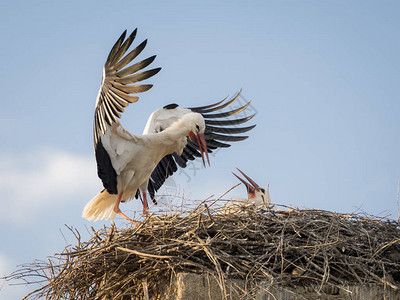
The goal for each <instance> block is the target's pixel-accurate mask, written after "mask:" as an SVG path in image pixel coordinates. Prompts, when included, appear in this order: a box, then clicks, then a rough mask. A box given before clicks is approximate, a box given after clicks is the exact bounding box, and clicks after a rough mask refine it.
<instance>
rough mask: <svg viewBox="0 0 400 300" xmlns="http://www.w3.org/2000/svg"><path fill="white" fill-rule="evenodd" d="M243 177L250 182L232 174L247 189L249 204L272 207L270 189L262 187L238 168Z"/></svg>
mask: <svg viewBox="0 0 400 300" xmlns="http://www.w3.org/2000/svg"><path fill="white" fill-rule="evenodd" d="M236 169H237V170H238V171H239V172H240V173H241V174H242V175H243V176H244V178H246V179H247V180H248V182H247V181H246V180H244V179H243V178H241V177H239V176H238V175H236V174H235V173H233V172H232V174H233V175H235V176H236V177H237V178H238V179H239V180H240V181H241V182H242V183H243V184H244V186H245V187H246V189H247V199H248V201H249V202H253V203H255V204H264V205H266V206H267V207H269V206H270V205H271V199H270V196H269V191H268V187H267V190H265V189H264V188H262V187H260V186H259V185H258V184H257V183H255V181H254V180H253V179H251V178H250V177H249V176H247V175H246V174H245V173H243V172H242V171H241V170H240V169H238V168H236ZM268 185H269V184H268Z"/></svg>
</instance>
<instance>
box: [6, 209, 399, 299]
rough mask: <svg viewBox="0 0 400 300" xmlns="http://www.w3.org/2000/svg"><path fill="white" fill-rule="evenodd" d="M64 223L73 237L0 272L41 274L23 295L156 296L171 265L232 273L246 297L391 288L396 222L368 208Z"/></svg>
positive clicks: (27, 276)
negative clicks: (83, 234)
mask: <svg viewBox="0 0 400 300" xmlns="http://www.w3.org/2000/svg"><path fill="white" fill-rule="evenodd" d="M71 230H72V231H73V232H74V234H75V236H76V238H77V244H76V245H75V246H72V247H71V246H70V247H68V248H66V249H65V250H64V251H63V253H61V254H58V255H56V256H55V257H52V258H50V259H49V260H48V261H43V262H35V263H33V264H30V265H26V266H24V267H22V269H21V270H19V271H16V272H14V273H13V274H12V275H11V276H10V277H9V278H8V279H22V280H25V281H26V282H29V283H32V282H35V283H38V282H40V281H41V283H42V286H41V287H40V288H39V289H37V290H35V291H33V292H32V293H30V294H28V295H27V296H25V299H31V298H39V297H46V298H48V299H64V298H68V299H125V298H126V299H131V298H133V299H141V298H144V296H143V295H145V294H146V295H150V298H153V299H157V298H161V296H160V295H163V293H164V292H165V289H166V288H167V287H169V286H170V285H171V282H172V281H173V280H172V278H174V276H175V275H176V274H178V273H180V272H189V273H201V274H208V275H212V276H214V277H215V279H216V280H217V281H218V284H219V286H220V289H221V293H222V294H223V295H225V297H226V296H227V295H228V294H227V289H226V286H227V283H228V282H230V281H233V280H237V279H240V280H244V281H245V288H244V289H243V290H242V291H240V292H241V293H242V295H247V296H249V295H250V296H251V293H252V291H254V290H255V289H254V287H257V285H258V284H259V283H260V282H264V283H265V282H268V284H269V285H268V286H269V287H274V286H288V285H290V286H297V285H301V286H304V285H308V284H313V285H315V284H316V285H319V286H320V287H322V286H335V287H339V288H341V287H343V285H346V284H360V285H363V284H367V283H375V284H376V283H378V284H382V285H385V287H390V288H393V289H397V288H398V286H399V281H400V238H399V237H400V228H399V223H398V222H397V221H393V220H389V219H382V218H378V217H373V216H365V215H357V214H339V213H334V212H329V211H323V210H314V209H312V210H309V209H295V208H289V207H284V206H279V207H277V206H276V207H275V208H274V209H267V208H266V207H260V206H255V205H251V204H247V205H238V206H236V207H231V208H230V209H229V210H222V211H221V210H219V211H217V210H216V209H215V210H213V209H212V206H211V207H210V206H209V205H207V204H206V203H205V202H204V203H203V204H201V205H199V206H198V207H197V208H195V209H192V210H190V211H185V212H180V213H173V214H168V215H162V214H160V215H156V214H153V215H151V216H150V217H148V218H147V219H146V220H145V221H144V222H143V223H141V224H140V225H139V226H138V227H130V228H123V229H118V228H116V227H115V226H114V225H112V226H110V227H104V228H102V229H100V230H94V229H93V228H92V230H93V234H92V237H91V238H90V239H89V240H88V241H87V242H83V241H81V238H80V235H79V232H77V231H76V230H74V229H71ZM143 282H146V284H143ZM157 295H158V296H157ZM146 298H147V296H146Z"/></svg>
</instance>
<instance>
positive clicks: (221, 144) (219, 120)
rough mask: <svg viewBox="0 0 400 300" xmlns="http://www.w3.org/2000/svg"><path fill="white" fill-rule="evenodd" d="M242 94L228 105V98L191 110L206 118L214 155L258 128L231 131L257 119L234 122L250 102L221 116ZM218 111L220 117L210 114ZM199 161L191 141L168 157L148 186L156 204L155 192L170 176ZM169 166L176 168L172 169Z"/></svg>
mask: <svg viewBox="0 0 400 300" xmlns="http://www.w3.org/2000/svg"><path fill="white" fill-rule="evenodd" d="M240 93H241V91H240V92H239V93H237V95H236V96H235V97H233V98H232V99H231V100H229V101H226V100H227V99H228V97H227V98H225V99H223V100H222V101H219V102H217V103H214V104H211V105H206V106H200V107H192V108H190V110H192V111H193V112H198V113H200V114H202V115H203V117H204V120H205V123H206V129H205V132H204V137H205V140H206V144H207V149H208V152H209V153H212V151H213V150H216V149H218V148H227V147H230V146H231V145H230V144H229V143H228V142H237V141H242V140H245V139H247V138H248V136H238V135H236V134H240V133H245V132H248V131H250V130H251V129H253V128H254V127H255V126H256V125H251V126H246V127H232V126H237V125H240V124H243V123H246V122H247V121H249V120H250V119H252V118H253V117H254V115H255V114H251V115H249V116H244V117H243V116H242V117H240V118H235V117H236V115H239V114H241V113H243V112H245V111H246V109H247V108H248V107H249V105H250V101H248V102H247V103H246V104H244V105H242V106H240V107H239V108H235V109H230V110H228V111H225V112H221V110H223V109H224V108H229V107H230V106H231V105H232V104H233V103H235V102H236V101H237V99H238V98H239V96H240ZM224 102H225V103H224ZM175 107H177V105H176V104H174V105H173V106H170V107H169V106H167V107H165V108H171V109H173V108H175ZM217 111H218V112H219V113H214V114H210V112H217ZM221 133H223V134H221ZM196 157H201V154H200V152H199V146H198V145H197V142H192V141H191V140H190V139H188V144H187V145H186V147H185V148H184V150H183V153H182V155H178V154H177V153H173V154H171V155H167V156H165V157H164V158H163V159H162V160H161V161H160V163H159V164H158V165H157V166H156V168H155V169H154V171H153V173H152V174H151V177H150V181H149V186H148V188H147V190H148V193H149V195H152V196H151V197H152V199H153V201H155V200H154V195H155V192H157V191H158V190H159V189H160V188H161V186H162V185H163V184H164V182H165V180H166V179H167V178H168V177H169V176H171V175H172V174H173V173H174V172H176V171H177V170H178V166H179V167H181V168H185V167H186V166H187V162H188V161H192V160H194V159H195V158H196ZM166 166H168V168H166ZM170 166H173V167H172V168H170Z"/></svg>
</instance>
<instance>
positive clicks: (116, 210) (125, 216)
mask: <svg viewBox="0 0 400 300" xmlns="http://www.w3.org/2000/svg"><path fill="white" fill-rule="evenodd" d="M122 194H123V192H121V193H119V196H118V201H117V203H115V206H114V212H115V213H117V214H119V215H120V216H121V217H123V218H124V219H126V220H128V221H129V222H131V223H132V224H133V225H135V226H138V225H139V224H138V223H137V222H135V221H133V220H132V219H131V218H129V217H128V216H127V215H125V214H124V213H123V212H122V211H121V210H120V209H119V204H120V203H121V199H122Z"/></svg>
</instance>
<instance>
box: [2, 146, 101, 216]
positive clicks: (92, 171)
mask: <svg viewBox="0 0 400 300" xmlns="http://www.w3.org/2000/svg"><path fill="white" fill-rule="evenodd" d="M0 165H1V169H0V190H1V194H2V195H1V198H2V200H1V201H2V205H1V207H2V208H1V210H0V215H1V219H2V220H3V221H10V220H14V221H18V222H20V221H21V220H23V219H24V218H26V217H27V216H28V215H29V214H32V213H34V212H36V211H38V210H41V209H45V208H46V206H51V205H57V203H58V201H59V200H60V198H67V197H68V201H74V198H75V197H72V196H73V195H78V194H79V193H82V192H84V193H85V194H87V193H88V191H89V192H90V191H93V190H96V188H99V186H100V181H99V179H98V178H97V176H96V165H95V162H94V157H93V156H88V155H79V154H72V153H68V152H64V151H59V150H49V149H46V150H41V151H38V152H35V153H28V154H25V155H14V154H0Z"/></svg>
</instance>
